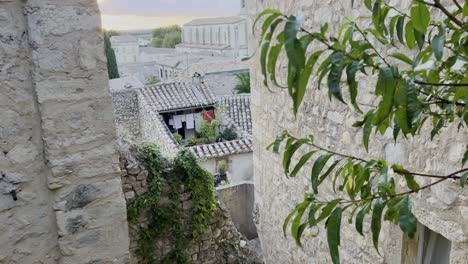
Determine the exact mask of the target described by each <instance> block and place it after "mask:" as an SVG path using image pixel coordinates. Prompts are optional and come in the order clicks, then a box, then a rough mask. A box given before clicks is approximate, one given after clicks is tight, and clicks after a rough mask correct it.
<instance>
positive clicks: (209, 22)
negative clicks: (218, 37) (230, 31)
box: [184, 16, 244, 26]
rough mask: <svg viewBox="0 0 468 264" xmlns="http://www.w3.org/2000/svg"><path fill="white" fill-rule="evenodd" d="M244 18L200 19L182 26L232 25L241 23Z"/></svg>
mask: <svg viewBox="0 0 468 264" xmlns="http://www.w3.org/2000/svg"><path fill="white" fill-rule="evenodd" d="M243 20H244V18H242V17H238V16H232V17H213V18H200V19H195V20H192V21H190V22H188V23H187V24H184V26H202V25H219V24H233V23H237V22H241V21H243Z"/></svg>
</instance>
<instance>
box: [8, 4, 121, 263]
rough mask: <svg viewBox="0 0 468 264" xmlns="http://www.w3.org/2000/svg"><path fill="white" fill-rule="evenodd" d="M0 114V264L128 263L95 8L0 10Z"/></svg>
mask: <svg viewBox="0 0 468 264" xmlns="http://www.w3.org/2000/svg"><path fill="white" fill-rule="evenodd" d="M0 110H1V111H0V120H2V122H1V124H0V149H1V153H0V170H1V177H0V223H2V224H1V227H0V245H1V247H0V263H9V264H10V263H74V264H75V263H98V262H99V263H127V262H128V261H129V253H128V246H129V242H128V230H127V225H126V211H125V200H124V198H123V194H122V189H121V183H120V178H119V167H118V155H117V152H116V148H115V143H114V140H115V139H116V136H115V126H114V122H113V116H112V102H111V98H110V96H109V92H108V79H107V69H106V59H105V56H104V47H103V38H102V33H101V30H100V20H99V11H98V7H97V4H96V1H92V0H69V1H52V0H29V1H11V0H3V1H0Z"/></svg>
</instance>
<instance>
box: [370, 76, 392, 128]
mask: <svg viewBox="0 0 468 264" xmlns="http://www.w3.org/2000/svg"><path fill="white" fill-rule="evenodd" d="M395 87H396V83H395V78H394V77H393V73H392V70H391V69H390V68H382V69H381V70H380V73H379V78H378V80H377V87H376V89H375V94H376V95H381V96H382V100H381V101H380V103H379V107H378V109H377V112H376V115H375V118H374V120H373V124H374V125H376V126H378V125H380V124H381V123H382V122H384V121H385V120H386V119H387V117H388V116H389V115H390V112H391V110H392V107H393V95H394V94H395Z"/></svg>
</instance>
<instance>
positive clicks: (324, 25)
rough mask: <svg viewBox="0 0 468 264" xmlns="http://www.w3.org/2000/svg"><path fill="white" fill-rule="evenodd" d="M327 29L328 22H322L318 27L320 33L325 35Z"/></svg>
mask: <svg viewBox="0 0 468 264" xmlns="http://www.w3.org/2000/svg"><path fill="white" fill-rule="evenodd" d="M327 31H328V23H324V24H323V25H322V26H321V27H320V34H322V35H325V34H327Z"/></svg>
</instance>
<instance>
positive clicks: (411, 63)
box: [390, 52, 413, 65]
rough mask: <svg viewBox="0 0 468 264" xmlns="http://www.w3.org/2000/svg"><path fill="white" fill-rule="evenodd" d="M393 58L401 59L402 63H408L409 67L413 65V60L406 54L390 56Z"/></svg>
mask: <svg viewBox="0 0 468 264" xmlns="http://www.w3.org/2000/svg"><path fill="white" fill-rule="evenodd" d="M390 56H391V57H393V58H395V59H399V60H401V61H402V62H406V63H408V64H409V65H413V60H411V59H410V58H408V57H407V56H406V55H405V54H403V53H399V52H397V53H393V54H391V55H390Z"/></svg>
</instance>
